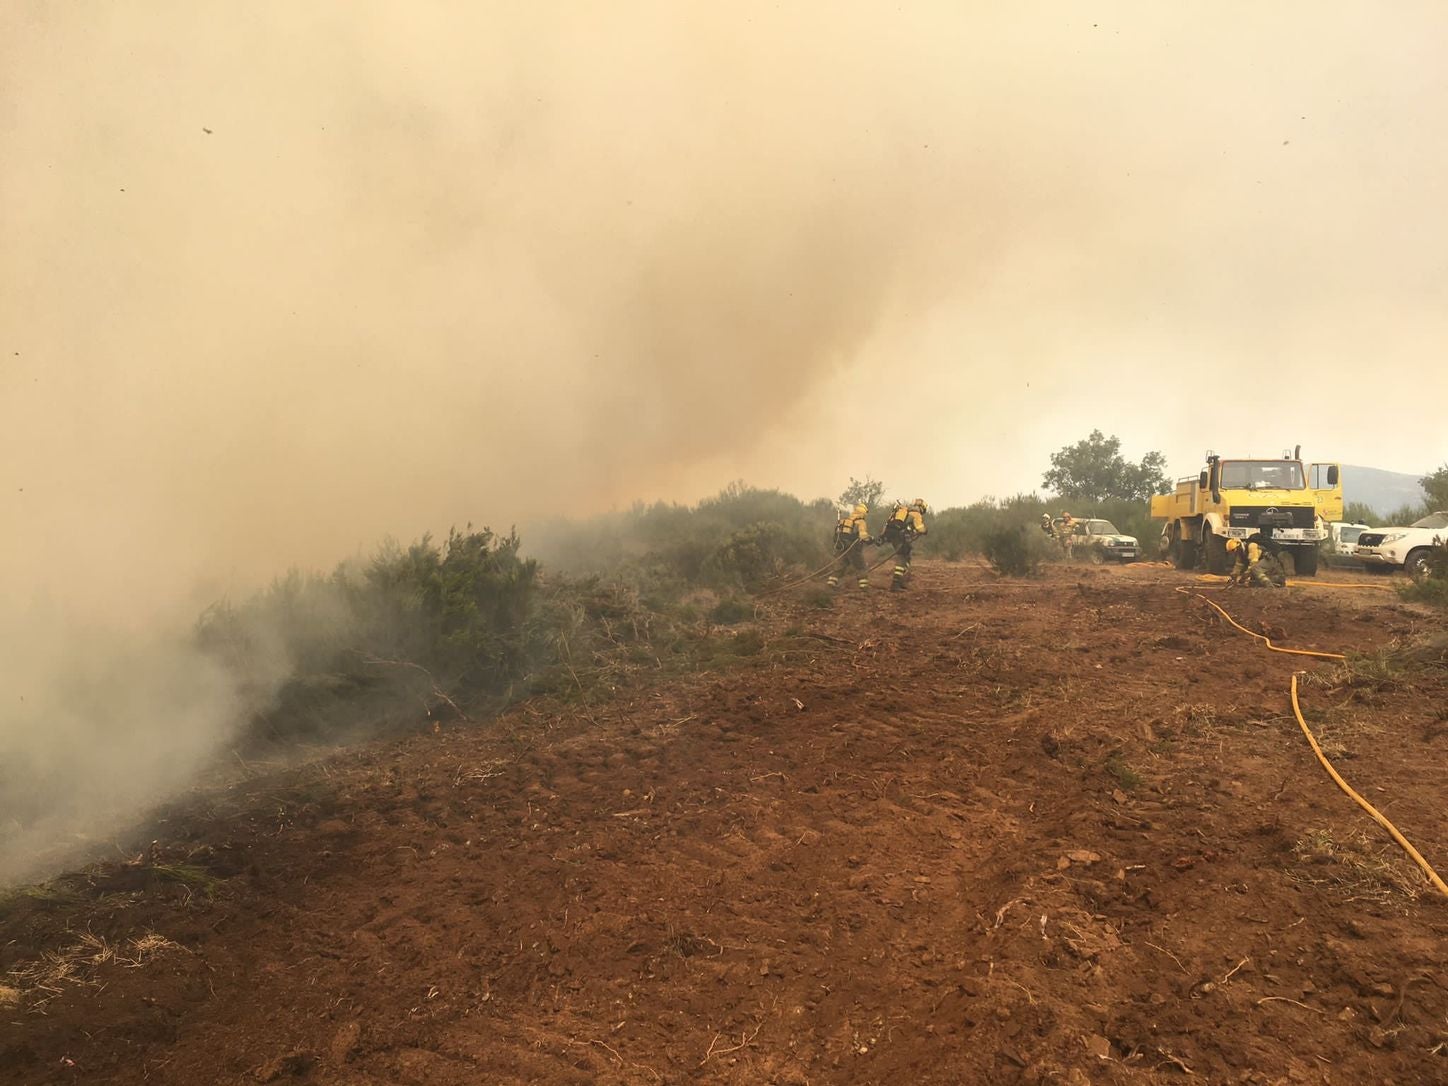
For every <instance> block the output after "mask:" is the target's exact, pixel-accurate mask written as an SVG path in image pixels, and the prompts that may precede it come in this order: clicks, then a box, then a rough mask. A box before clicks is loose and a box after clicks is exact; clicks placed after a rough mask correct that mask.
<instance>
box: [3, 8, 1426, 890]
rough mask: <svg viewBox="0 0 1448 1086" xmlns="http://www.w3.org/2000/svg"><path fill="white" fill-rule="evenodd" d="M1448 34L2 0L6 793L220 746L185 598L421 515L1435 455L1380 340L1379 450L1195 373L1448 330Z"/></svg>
mask: <svg viewBox="0 0 1448 1086" xmlns="http://www.w3.org/2000/svg"><path fill="white" fill-rule="evenodd" d="M1243 20H1248V21H1249V22H1250V25H1243ZM1444 28H1445V21H1444V18H1443V15H1442V12H1441V10H1438V9H1436V8H1435V7H1434V6H1431V5H1421V6H1414V5H1411V4H1404V5H1398V6H1395V7H1394V9H1393V10H1392V11H1391V12H1385V11H1383V10H1382V9H1381V7H1380V6H1377V5H1338V6H1334V7H1333V8H1332V9H1331V10H1330V11H1329V10H1324V9H1322V7H1321V6H1320V5H1306V4H1288V5H1279V6H1277V7H1274V8H1272V9H1270V10H1269V11H1266V12H1261V11H1257V10H1256V9H1253V8H1242V9H1236V13H1235V14H1222V15H1220V16H1219V17H1216V18H1215V21H1214V17H1213V16H1211V15H1203V14H1202V13H1200V12H1180V13H1177V12H1174V11H1173V10H1171V9H1169V8H1153V9H1150V10H1146V9H1143V8H1142V7H1141V6H1139V5H1115V4H1110V3H1107V4H1102V5H1098V6H1096V7H1093V8H1092V10H1091V11H1090V12H1089V13H1088V12H1086V11H1085V10H1084V9H1079V8H1077V7H1075V6H1069V5H1061V6H1059V7H1057V8H1055V9H1052V8H1049V7H1048V8H1045V9H1036V8H1032V9H1029V10H1027V9H1022V10H1020V11H1015V10H1007V9H1006V8H1003V7H1001V6H1000V5H985V4H956V3H950V4H946V3H940V4H917V5H906V6H905V7H904V8H903V9H901V10H894V9H885V8H875V7H871V6H865V5H859V6H856V5H837V4H830V5H826V4H793V5H763V4H749V3H746V4H737V5H715V6H710V5H688V4H676V3H666V2H663V0H659V2H653V3H650V2H637V3H625V4H609V5H575V6H567V7H564V6H559V7H552V6H549V5H532V6H528V5H521V6H520V5H506V4H469V5H452V4H446V3H415V4H405V5H403V4H395V3H381V2H372V3H369V2H347V3H341V2H338V3H314V4H305V5H298V4H292V3H284V2H281V0H273V2H259V3H253V4H247V5H244V6H237V5H234V4H227V3H221V2H219V0H200V2H198V0H185V2H182V0H172V2H162V3H144V4H143V3H128V2H122V3H114V4H110V5H106V6H103V7H99V8H96V7H86V8H84V9H82V8H79V7H71V6H65V5H54V4H50V3H45V2H42V0H16V2H13V3H10V4H7V5H6V6H5V8H4V10H3V12H0V277H3V290H0V527H3V529H4V530H3V531H0V578H3V582H0V588H3V595H4V598H5V600H6V606H5V609H4V612H3V615H0V652H3V653H4V654H5V655H4V660H3V663H0V757H3V758H4V760H5V761H4V763H3V769H0V772H3V773H4V774H5V776H4V778H3V783H0V787H4V788H5V797H4V798H3V799H0V818H3V817H4V813H3V811H4V808H5V806H6V805H7V804H9V805H11V806H12V807H13V808H14V809H15V810H21V809H24V810H25V811H27V812H29V814H27V815H26V819H27V821H26V822H25V824H26V825H30V824H32V823H33V822H34V817H33V816H34V813H35V812H34V809H33V808H34V806H35V802H38V801H36V800H35V797H33V796H29V797H21V798H19V799H17V798H16V788H17V785H16V783H15V782H16V781H17V780H20V779H27V778H34V779H38V780H42V781H43V782H44V785H43V789H41V791H44V793H45V794H46V795H49V796H52V797H54V801H53V810H52V812H51V813H56V814H58V813H62V812H69V813H71V814H77V818H74V819H70V820H69V821H70V822H71V823H74V824H82V823H84V822H85V821H86V819H85V817H84V815H85V811H84V810H83V809H82V808H83V807H84V806H85V804H83V803H81V802H80V798H81V797H86V796H91V795H100V794H102V793H103V792H104V789H103V788H100V787H98V786H99V785H101V784H106V785H107V787H108V786H109V782H111V781H112V780H113V778H116V777H117V776H118V775H117V774H115V773H113V772H112V767H113V766H115V765H118V764H119V765H123V766H124V767H125V774H124V776H125V778H126V794H125V795H124V796H121V795H114V796H111V797H110V799H109V800H108V801H107V802H108V803H110V804H111V806H121V807H124V806H127V805H129V806H132V807H135V806H137V805H139V804H140V803H142V802H143V801H144V800H145V799H146V798H147V797H150V796H156V795H160V794H163V793H165V792H166V791H168V790H171V789H174V788H176V787H178V786H180V785H181V784H183V783H184V782H185V781H186V780H187V779H189V777H190V775H191V773H192V772H193V770H194V768H195V767H196V766H197V765H199V764H200V763H201V762H202V761H204V759H205V758H206V757H207V755H208V753H209V752H211V751H212V750H214V749H216V748H217V747H218V745H219V744H221V743H223V742H224V741H225V737H226V736H227V734H228V731H229V729H230V728H231V727H232V726H233V723H234V721H235V719H236V716H237V713H238V711H239V706H238V704H237V702H236V700H235V697H234V696H233V692H231V691H229V690H228V689H226V685H225V683H224V682H221V681H219V680H218V679H217V677H216V676H214V675H212V674H211V673H210V672H208V671H207V670H206V668H205V667H204V666H202V665H201V664H200V663H199V662H198V661H197V660H195V659H194V658H192V657H191V656H190V655H188V654H187V652H186V651H185V650H184V649H182V648H179V647H178V646H182V645H184V643H185V638H184V633H185V624H186V623H187V622H188V621H189V620H190V618H191V617H192V616H193V615H194V614H195V612H196V611H197V610H198V609H199V608H200V607H201V606H204V605H205V604H206V603H208V602H210V601H211V600H213V599H216V598H218V597H220V596H224V595H226V594H228V593H231V594H236V593H240V592H244V591H246V590H247V588H248V587H249V586H251V585H254V584H255V583H257V582H258V581H260V580H264V579H265V578H267V577H269V576H271V575H273V574H275V573H277V572H279V571H281V570H284V569H286V568H287V567H289V566H291V565H294V564H300V565H303V566H319V565H328V564H330V563H332V562H333V561H335V560H337V559H338V558H341V557H344V556H347V555H350V554H354V553H356V552H357V551H358V550H359V549H362V548H367V547H370V546H371V545H372V544H373V543H374V542H375V541H376V540H378V539H379V538H381V537H383V536H384V535H388V534H392V535H396V536H400V537H403V538H408V537H412V536H414V535H416V534H418V533H419V532H421V531H422V530H424V529H428V528H434V529H437V528H446V526H447V525H449V524H454V523H456V524H462V523H466V522H468V521H473V522H476V523H480V524H481V523H491V524H493V525H494V526H500V527H506V526H507V525H508V524H510V523H513V522H522V523H524V524H526V523H527V522H528V521H530V520H532V519H534V518H537V517H540V516H544V515H548V514H554V513H557V512H560V511H564V512H567V511H575V512H585V513H586V512H591V511H596V510H603V509H607V508H610V507H612V506H615V505H618V504H620V503H625V502H627V501H629V500H631V499H633V498H636V497H644V498H649V497H659V496H664V497H692V496H697V495H698V494H700V493H703V492H706V491H708V490H712V489H715V488H717V486H718V485H719V484H720V483H722V482H724V481H727V480H728V479H731V478H734V477H737V476H740V475H744V476H747V477H749V478H750V479H751V480H752V481H757V482H760V483H764V484H769V485H776V484H781V485H785V486H788V487H791V488H794V489H797V490H800V491H802V492H804V493H805V494H806V495H807V496H812V495H813V494H817V493H834V492H836V491H837V489H838V486H839V484H841V483H842V482H843V480H844V477H845V476H846V475H848V474H849V473H851V472H853V473H855V474H863V473H864V472H865V471H867V470H869V471H873V472H874V473H875V474H876V475H879V476H881V477H884V478H886V479H888V480H890V481H891V482H892V483H895V482H898V483H899V484H900V485H904V486H908V487H909V488H910V489H911V490H912V491H914V492H919V493H923V494H926V495H927V496H929V497H930V498H931V500H932V501H934V502H935V503H936V504H943V503H944V502H945V501H949V500H955V501H966V500H970V499H972V498H974V497H977V496H979V495H980V494H982V493H988V492H994V493H1004V492H1009V491H1012V490H1015V489H1018V488H1020V487H1023V486H1025V487H1029V486H1031V485H1032V484H1033V483H1034V482H1035V476H1036V474H1037V473H1038V471H1039V467H1036V466H1034V465H1043V464H1044V461H1045V455H1044V454H1045V452H1047V451H1049V450H1050V449H1053V448H1055V447H1058V446H1059V445H1061V444H1064V443H1065V442H1067V441H1069V440H1073V439H1075V438H1078V437H1080V436H1082V435H1083V434H1084V433H1085V432H1086V431H1088V430H1089V429H1091V428H1093V427H1096V426H1099V427H1101V428H1103V429H1106V430H1108V431H1115V432H1118V433H1120V434H1121V435H1122V436H1123V437H1124V438H1125V439H1126V441H1127V451H1128V452H1129V453H1132V454H1133V455H1140V453H1141V452H1144V451H1145V450H1146V449H1147V448H1166V449H1167V451H1168V452H1169V454H1171V455H1172V456H1173V458H1174V459H1186V458H1187V457H1189V456H1195V454H1196V453H1198V452H1199V451H1200V447H1201V446H1202V445H1203V444H1206V443H1212V444H1216V445H1218V446H1222V445H1225V444H1226V443H1227V442H1228V441H1229V440H1236V441H1238V442H1239V443H1241V444H1243V445H1252V444H1254V443H1255V444H1256V445H1257V447H1258V449H1259V451H1266V452H1275V451H1277V449H1279V448H1280V447H1281V446H1282V445H1283V444H1291V443H1293V442H1295V441H1299V440H1300V441H1303V442H1305V443H1306V444H1307V445H1308V451H1309V452H1310V453H1313V454H1315V455H1323V456H1337V457H1338V458H1341V459H1345V460H1355V461H1356V462H1360V463H1378V464H1380V465H1382V466H1390V467H1391V466H1401V465H1405V464H1406V465H1407V466H1415V465H1416V464H1418V463H1419V462H1420V461H1419V460H1418V459H1417V458H1418V455H1419V454H1418V452H1417V451H1416V449H1417V448H1418V445H1420V444H1421V442H1420V441H1419V442H1417V443H1416V444H1415V441H1414V440H1413V439H1411V437H1405V436H1402V435H1404V434H1407V435H1411V434H1412V433H1414V432H1415V427H1427V426H1430V425H1431V426H1436V425H1437V419H1436V415H1437V409H1436V408H1432V407H1430V405H1431V403H1432V401H1433V397H1432V396H1431V395H1429V396H1421V397H1418V398H1416V399H1415V400H1414V401H1413V402H1411V403H1406V404H1405V403H1403V402H1402V397H1400V396H1398V395H1396V393H1394V392H1393V391H1392V389H1391V388H1387V387H1383V388H1379V387H1377V386H1374V385H1371V384H1368V385H1364V384H1363V382H1361V381H1355V382H1354V387H1355V412H1356V418H1357V419H1358V420H1359V421H1360V422H1361V421H1363V420H1368V421H1371V420H1372V419H1373V418H1375V417H1376V415H1378V414H1381V415H1382V416H1383V417H1388V413H1389V412H1392V416H1391V417H1392V418H1394V419H1395V421H1396V422H1397V423H1398V424H1399V425H1398V428H1397V429H1395V430H1393V431H1392V433H1391V434H1386V435H1385V434H1383V433H1382V432H1381V431H1379V432H1377V435H1376V438H1375V439H1373V440H1372V443H1371V446H1369V445H1368V442H1369V437H1368V436H1367V433H1364V434H1362V435H1357V430H1359V429H1361V430H1364V431H1367V432H1371V431H1372V427H1357V428H1352V432H1351V433H1347V432H1345V428H1344V427H1342V426H1340V425H1339V424H1338V423H1337V422H1336V421H1334V420H1335V419H1336V417H1337V416H1336V415H1335V414H1334V413H1333V412H1326V413H1324V410H1323V404H1322V403H1321V402H1320V401H1319V400H1317V399H1315V398H1312V397H1297V398H1289V399H1287V400H1285V401H1284V402H1283V403H1281V404H1279V405H1277V409H1275V410H1274V411H1273V412H1271V413H1270V417H1269V414H1268V413H1264V412H1262V411H1260V410H1256V409H1248V408H1247V407H1246V406H1244V407H1243V409H1242V410H1241V411H1240V412H1236V413H1235V414H1234V413H1233V412H1232V411H1231V410H1225V411H1223V412H1221V415H1222V421H1221V426H1222V430H1221V431H1220V432H1218V433H1214V434H1213V435H1210V436H1206V437H1203V436H1202V435H1200V434H1199V433H1198V432H1196V431H1195V429H1194V427H1193V422H1194V421H1195V419H1194V415H1193V413H1192V407H1191V405H1192V404H1193V403H1194V402H1196V399H1195V398H1196V397H1198V396H1199V395H1200V394H1201V390H1202V389H1203V387H1204V384H1207V383H1210V381H1211V380H1212V378H1213V375H1214V374H1225V378H1224V379H1225V381H1226V382H1227V387H1232V382H1235V381H1237V380H1238V379H1239V377H1240V375H1241V374H1242V373H1244V372H1245V373H1260V372H1270V373H1272V374H1273V375H1275V376H1277V377H1284V376H1285V377H1290V378H1291V379H1292V380H1294V381H1297V382H1299V383H1303V382H1308V381H1319V380H1321V379H1322V378H1323V376H1324V375H1329V376H1332V377H1336V378H1345V377H1347V376H1348V375H1350V374H1354V373H1356V372H1358V367H1359V365H1360V363H1361V360H1362V359H1363V358H1364V357H1371V358H1373V359H1374V360H1375V364H1376V365H1378V366H1379V367H1380V368H1382V369H1384V370H1390V369H1392V368H1393V367H1394V366H1401V367H1404V368H1407V367H1409V366H1411V365H1413V364H1414V363H1416V362H1418V361H1420V360H1421V358H1422V357H1423V352H1424V351H1425V350H1427V349H1429V347H1430V346H1432V345H1436V344H1441V343H1442V342H1443V337H1444V334H1445V333H1448V317H1445V316H1444V314H1445V313H1448V307H1445V306H1444V305H1443V301H1444V298H1443V290H1444V283H1445V282H1448V280H1445V278H1444V277H1443V276H1442V274H1441V266H1440V265H1441V260H1442V257H1441V253H1440V251H1439V249H1440V248H1441V247H1432V246H1427V247H1424V246H1421V245H1418V244H1417V239H1421V238H1425V237H1426V238H1431V237H1437V236H1441V235H1442V234H1443V233H1444V227H1448V218H1445V217H1448V210H1445V208H1448V205H1445V204H1444V202H1443V201H1442V200H1441V199H1439V198H1437V195H1436V194H1437V193H1439V192H1440V191H1441V186H1442V183H1443V181H1444V179H1445V178H1444V174H1445V156H1444V155H1443V154H1442V152H1441V149H1440V148H1439V146H1438V144H1439V142H1440V141H1437V140H1435V139H1434V138H1433V133H1435V132H1437V131H1439V130H1441V128H1442V122H1443V121H1444V120H1448V118H1445V117H1443V116H1441V114H1442V113H1444V112H1445V111H1448V106H1445V105H1444V103H1445V101H1448V96H1445V95H1444V94H1442V93H1441V91H1442V87H1441V82H1442V79H1443V76H1442V74H1441V64H1440V63H1439V61H1438V58H1439V57H1441V55H1442V52H1443V46H1444V44H1445V41H1444ZM1416 372H1417V373H1418V381H1419V382H1420V385H1419V387H1420V390H1421V387H1422V385H1423V384H1428V385H1431V386H1433V387H1435V388H1436V389H1438V390H1439V391H1442V390H1443V386H1444V384H1445V382H1448V378H1445V377H1444V376H1443V375H1442V374H1441V373H1437V375H1436V376H1435V375H1434V374H1435V372H1436V371H1431V370H1421V369H1419V370H1417V371H1416ZM1430 391H1431V389H1430ZM1354 441H1356V442H1361V443H1362V444H1360V445H1359V446H1358V448H1361V449H1362V450H1363V452H1362V454H1361V455H1355V454H1354V452H1353V448H1354V446H1353V445H1352V442H1354ZM1314 442H1316V445H1317V447H1316V448H1313V443H1314ZM1263 446H1270V447H1263ZM1369 447H1371V449H1372V452H1368V451H1367V450H1368V448H1369ZM1384 457H1391V458H1396V459H1395V460H1393V461H1392V462H1384V459H1383V458H1384ZM1425 466H1426V465H1425ZM1193 469H1194V464H1193V463H1191V462H1188V463H1187V464H1186V467H1185V470H1193ZM22 698H23V699H24V700H23V707H22V701H21V699H22ZM35 767H39V768H38V769H37V768H35ZM112 801H113V802H112ZM42 805H43V804H42ZM0 830H3V828H0ZM11 839H12V840H13V835H12V838H11ZM27 847H28V846H27ZM3 862H4V861H3V860H0V864H3ZM0 877H3V870H0Z"/></svg>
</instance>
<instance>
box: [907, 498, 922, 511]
mask: <svg viewBox="0 0 1448 1086" xmlns="http://www.w3.org/2000/svg"><path fill="white" fill-rule="evenodd" d="M910 508H911V509H918V510H920V512H922V513H923V512H925V499H924V498H916V499H915V500H914V501H913V502H911V503H910Z"/></svg>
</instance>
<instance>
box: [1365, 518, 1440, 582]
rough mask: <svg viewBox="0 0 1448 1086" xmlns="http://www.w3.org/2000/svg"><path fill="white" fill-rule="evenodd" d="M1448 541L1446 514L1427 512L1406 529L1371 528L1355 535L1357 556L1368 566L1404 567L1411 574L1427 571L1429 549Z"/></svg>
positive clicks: (1371, 567)
mask: <svg viewBox="0 0 1448 1086" xmlns="http://www.w3.org/2000/svg"><path fill="white" fill-rule="evenodd" d="M1444 540H1448V513H1430V514H1429V515H1428V516H1426V517H1424V518H1423V519H1422V520H1415V521H1414V522H1413V523H1412V524H1411V525H1410V526H1409V527H1407V528H1373V529H1371V530H1370V531H1366V532H1364V533H1363V534H1362V535H1360V536H1358V541H1357V549H1356V550H1354V551H1353V557H1354V558H1356V559H1357V560H1358V561H1359V562H1361V563H1363V565H1365V566H1367V567H1368V569H1403V570H1407V571H1408V572H1409V573H1411V574H1412V575H1413V576H1414V577H1421V576H1423V575H1424V574H1426V573H1427V572H1428V551H1429V549H1430V548H1431V547H1432V546H1433V544H1434V543H1442V542H1443V541H1444Z"/></svg>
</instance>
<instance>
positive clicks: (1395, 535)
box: [1383, 532, 1408, 543]
mask: <svg viewBox="0 0 1448 1086" xmlns="http://www.w3.org/2000/svg"><path fill="white" fill-rule="evenodd" d="M1407 535H1408V533H1407V532H1391V533H1389V534H1388V535H1385V536H1383V542H1384V543H1396V542H1397V541H1398V540H1400V539H1405V538H1407Z"/></svg>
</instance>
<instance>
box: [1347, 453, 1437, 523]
mask: <svg viewBox="0 0 1448 1086" xmlns="http://www.w3.org/2000/svg"><path fill="white" fill-rule="evenodd" d="M1427 474H1428V473H1427V472H1426V471H1425V472H1423V475H1427ZM1423 475H1405V474H1404V473H1403V472H1401V471H1384V470H1383V469H1382V468H1363V467H1358V466H1357V465H1356V464H1344V465H1343V466H1342V499H1343V501H1345V502H1348V503H1351V502H1362V503H1363V504H1364V505H1366V506H1368V507H1369V508H1370V509H1372V511H1373V512H1374V513H1377V514H1378V516H1387V515H1388V514H1389V513H1391V512H1392V511H1393V510H1395V509H1401V508H1402V507H1403V506H1405V505H1421V504H1423V501H1424V500H1425V499H1426V497H1427V495H1425V494H1424V493H1423V487H1422V485H1421V484H1419V482H1418V480H1419V479H1421V478H1422V477H1423Z"/></svg>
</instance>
